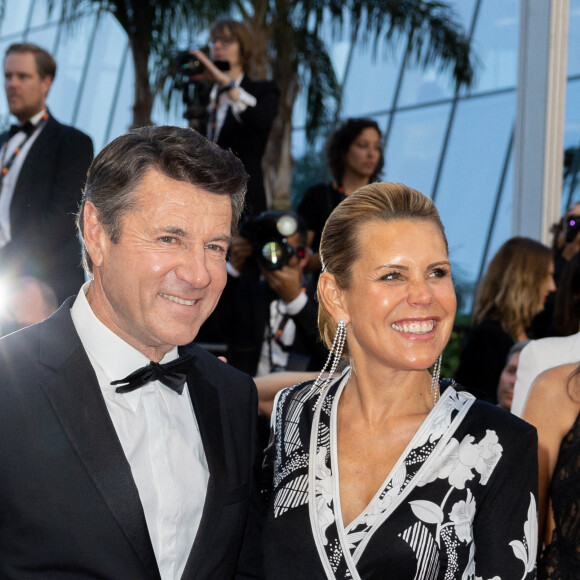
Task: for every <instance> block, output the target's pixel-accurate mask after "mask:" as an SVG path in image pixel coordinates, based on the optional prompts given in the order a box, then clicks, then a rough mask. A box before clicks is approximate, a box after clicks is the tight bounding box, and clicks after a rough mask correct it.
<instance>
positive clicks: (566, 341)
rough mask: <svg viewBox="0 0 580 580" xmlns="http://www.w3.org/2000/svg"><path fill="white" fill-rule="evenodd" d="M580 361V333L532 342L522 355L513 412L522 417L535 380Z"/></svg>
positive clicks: (515, 387) (515, 386)
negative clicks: (540, 375) (560, 367)
mask: <svg viewBox="0 0 580 580" xmlns="http://www.w3.org/2000/svg"><path fill="white" fill-rule="evenodd" d="M579 360H580V333H576V334H572V335H571V336H550V337H547V338H540V339H539V340H532V341H531V342H530V343H528V344H526V346H524V348H523V350H522V352H521V353H520V360H519V362H518V371H517V375H516V384H515V385H514V398H513V400H512V408H511V412H512V413H513V414H514V415H517V416H518V417H521V416H522V413H523V412H524V408H525V406H526V401H527V399H528V395H529V394H530V387H531V386H532V383H533V382H534V379H535V378H536V377H537V376H538V375H539V374H540V373H543V372H544V371H547V370H548V369H551V368H554V367H558V366H560V365H565V364H570V363H576V362H578V361H579Z"/></svg>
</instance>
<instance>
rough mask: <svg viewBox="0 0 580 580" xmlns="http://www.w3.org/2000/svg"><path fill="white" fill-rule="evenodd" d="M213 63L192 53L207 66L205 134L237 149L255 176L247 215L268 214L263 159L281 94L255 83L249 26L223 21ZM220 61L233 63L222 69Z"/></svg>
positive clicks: (215, 36)
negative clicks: (250, 72)
mask: <svg viewBox="0 0 580 580" xmlns="http://www.w3.org/2000/svg"><path fill="white" fill-rule="evenodd" d="M210 42H211V58H209V57H208V56H207V55H205V54H204V53H203V52H202V51H201V50H193V51H191V53H192V54H193V55H194V56H195V57H196V58H197V59H199V61H200V63H202V65H203V67H204V71H203V72H202V73H201V74H197V75H195V76H193V77H192V78H193V80H196V81H202V80H205V81H209V83H210V84H209V85H207V86H206V87H205V90H204V87H201V86H200V87H198V88H199V98H200V100H201V101H202V103H203V105H205V110H204V120H203V121H202V122H201V123H200V131H201V132H202V133H204V134H205V135H206V136H207V137H208V138H209V139H211V140H212V141H215V142H216V143H217V144H218V145H220V146H221V147H223V148H224V149H231V150H232V151H233V152H234V153H235V154H236V155H237V156H238V157H239V158H240V160H241V161H242V163H243V164H244V168H245V169H246V171H247V172H248V174H249V176H250V180H249V182H248V191H247V195H246V209H245V214H246V215H258V214H260V213H261V212H262V211H264V210H266V209H267V199H266V192H265V189H264V176H263V171H262V157H263V156H264V151H265V150H266V144H267V142H268V136H269V135H270V130H271V129H272V124H273V123H274V119H275V118H276V115H277V114H278V101H279V96H280V95H279V91H278V87H277V86H276V83H275V82H274V81H267V80H259V81H258V80H253V79H251V78H250V76H249V74H248V73H249V71H250V69H251V67H252V60H253V48H254V46H253V45H254V42H255V41H254V39H253V38H252V36H251V33H250V30H249V28H248V26H247V25H246V24H245V23H243V22H239V21H237V20H232V19H229V18H226V19H222V20H218V21H217V22H215V23H214V24H213V26H212V27H211V30H210ZM214 61H220V62H222V63H223V62H227V64H228V66H229V69H228V70H220V68H218V67H217V66H216V64H214Z"/></svg>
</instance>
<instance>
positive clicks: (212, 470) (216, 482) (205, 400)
mask: <svg viewBox="0 0 580 580" xmlns="http://www.w3.org/2000/svg"><path fill="white" fill-rule="evenodd" d="M192 346H193V348H194V350H193V354H194V359H193V363H192V364H193V368H192V370H191V371H190V372H189V373H188V376H187V388H188V389H189V394H190V397H191V402H192V404H193V409H194V411H195V417H196V420H197V423H198V425H199V431H200V434H201V440H202V443H203V448H204V451H205V456H206V459H207V463H208V468H209V481H208V488H207V494H206V498H205V503H204V506H203V512H202V516H201V522H200V524H199V528H198V531H197V534H196V536H195V540H194V542H193V546H192V548H191V552H190V554H189V558H188V561H187V565H186V567H185V570H184V572H183V576H182V578H193V577H194V576H195V574H194V572H197V571H199V569H200V567H202V566H203V554H204V553H206V552H207V551H208V549H209V545H210V544H211V538H212V531H213V530H214V529H215V522H216V521H217V520H218V519H219V517H220V512H221V509H222V505H223V498H224V496H225V493H224V492H225V490H226V488H227V483H228V481H227V470H226V457H225V447H224V436H223V417H222V414H221V410H220V400H219V393H218V390H217V389H216V388H215V387H214V386H213V385H212V384H211V383H210V382H209V381H208V380H207V378H208V376H207V375H208V371H207V369H205V368H201V367H200V361H199V358H198V357H197V356H196V354H195V353H196V349H198V348H200V347H198V346H196V345H192ZM188 348H189V349H191V346H190V347H188Z"/></svg>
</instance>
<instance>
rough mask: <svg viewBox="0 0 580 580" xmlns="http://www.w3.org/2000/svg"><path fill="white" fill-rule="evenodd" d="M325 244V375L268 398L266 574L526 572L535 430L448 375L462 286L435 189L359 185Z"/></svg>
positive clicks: (279, 578)
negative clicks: (271, 405)
mask: <svg viewBox="0 0 580 580" xmlns="http://www.w3.org/2000/svg"><path fill="white" fill-rule="evenodd" d="M320 251H321V257H322V261H323V263H324V266H325V267H324V270H323V272H322V273H321V275H320V279H319V283H318V300H319V307H320V311H319V328H320V333H321V336H322V337H323V339H324V342H325V344H326V345H327V346H328V348H329V349H330V350H331V352H332V355H333V356H332V357H329V361H328V367H330V376H329V377H328V378H327V379H325V380H316V381H310V382H307V383H305V384H300V385H296V386H295V387H292V388H290V389H285V390H284V391H282V392H281V393H280V395H279V396H278V398H277V401H276V404H275V410H274V413H275V417H273V421H272V425H273V430H274V433H273V437H272V443H271V445H270V446H269V448H268V450H267V459H266V462H265V473H266V475H271V472H270V470H273V472H274V474H273V477H272V478H270V477H269V476H268V477H267V478H266V481H268V482H269V483H270V484H271V486H272V488H273V489H272V492H271V497H270V502H269V508H268V515H267V519H266V524H265V530H264V569H265V576H266V578H272V579H275V580H286V579H288V580H294V579H295V578H322V577H325V578H326V577H328V578H335V577H336V578H361V579H365V580H370V579H376V578H385V577H388V578H397V579H402V578H422V579H427V578H429V579H433V578H435V577H438V578H443V577H445V578H449V579H454V580H459V579H461V578H467V577H469V578H473V577H474V576H477V577H481V578H486V579H487V578H510V579H512V578H521V579H522V580H523V579H525V580H531V579H532V578H534V577H535V573H534V562H535V559H536V533H537V528H536V524H537V522H536V509H535V508H536V504H535V492H536V488H537V438H536V433H535V429H534V428H533V427H531V426H530V425H528V424H527V423H525V422H524V421H521V420H518V419H517V418H516V417H513V416H512V415H510V414H509V413H505V412H504V411H502V410H500V409H498V408H497V407H496V406H493V405H489V404H487V403H484V402H482V401H478V400H476V399H475V398H474V397H472V396H471V395H469V394H468V393H462V392H460V387H458V386H457V385H454V384H451V383H452V382H450V381H445V380H444V381H441V382H440V380H439V372H438V370H437V369H439V368H440V362H441V359H440V355H441V353H442V351H443V349H444V348H445V345H446V343H447V341H448V340H449V336H450V334H451V330H452V328H453V322H454V317H455V309H456V298H455V290H454V286H453V281H452V278H451V266H450V263H449V257H448V247H447V241H446V237H445V233H444V229H443V226H442V224H441V221H440V219H439V215H438V212H437V210H436V208H435V207H434V205H433V202H432V201H431V200H430V199H429V198H428V197H426V196H424V195H422V194H421V193H419V192H417V191H415V190H412V189H410V188H408V187H406V186H404V185H402V184H394V183H376V184H371V185H368V186H366V187H363V188H361V189H359V190H358V191H356V192H355V193H353V194H352V195H350V196H349V197H347V199H346V200H345V201H344V202H342V203H341V204H339V205H338V206H337V208H336V209H335V210H334V212H333V213H332V214H331V216H330V217H329V219H328V221H327V223H326V226H325V228H324V231H323V234H322V241H321V245H320ZM343 356H344V357H345V358H347V359H348V361H349V367H348V368H347V369H345V371H344V372H343V373H342V374H341V375H339V376H336V377H334V376H333V374H334V371H335V370H336V367H335V365H336V364H338V361H340V360H341V358H342V357H343ZM432 366H433V374H431V373H430V372H429V368H430V367H432ZM328 367H325V369H326V368H328ZM331 377H332V378H331ZM456 388H457V389H458V390H456ZM515 538H517V539H518V542H519V544H520V545H521V550H518V551H517V553H516V550H515V549H513V548H512V545H513V544H514V541H513V540H514V539H515ZM510 542H511V545H510ZM524 542H525V543H524ZM386 547H388V548H386ZM522 560H523V561H522Z"/></svg>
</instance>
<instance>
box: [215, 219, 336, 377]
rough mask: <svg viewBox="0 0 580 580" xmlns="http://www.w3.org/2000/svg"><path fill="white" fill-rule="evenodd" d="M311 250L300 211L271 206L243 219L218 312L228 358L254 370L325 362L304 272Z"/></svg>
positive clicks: (255, 373) (303, 367)
mask: <svg viewBox="0 0 580 580" xmlns="http://www.w3.org/2000/svg"><path fill="white" fill-rule="evenodd" d="M308 256H309V249H308V247H307V245H306V226H305V224H304V222H303V221H302V219H301V218H300V217H299V216H298V215H297V214H295V213H293V212H284V211H266V212H263V213H262V214H260V215H259V216H257V217H254V218H246V219H245V220H244V221H243V222H242V224H241V227H240V235H238V236H235V237H234V239H233V241H232V245H231V249H230V260H229V262H228V264H227V269H228V282H227V284H226V288H225V290H224V293H223V295H222V298H221V300H220V303H219V306H218V312H217V316H218V318H219V322H218V324H219V325H220V328H221V330H222V333H223V335H224V339H225V342H226V344H227V351H226V358H227V361H228V363H229V364H231V365H232V366H234V367H236V368H238V369H240V370H242V371H244V372H246V373H248V374H250V375H252V376H262V375H265V374H268V373H271V372H278V371H285V370H292V371H311V370H320V368H322V366H323V365H324V361H325V360H326V356H327V351H326V349H325V348H324V346H323V345H322V343H321V342H319V340H318V333H317V316H318V307H317V304H316V302H315V300H314V293H313V291H312V289H310V288H307V285H306V281H305V279H304V275H303V272H304V266H305V265H306V262H307V261H308Z"/></svg>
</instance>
